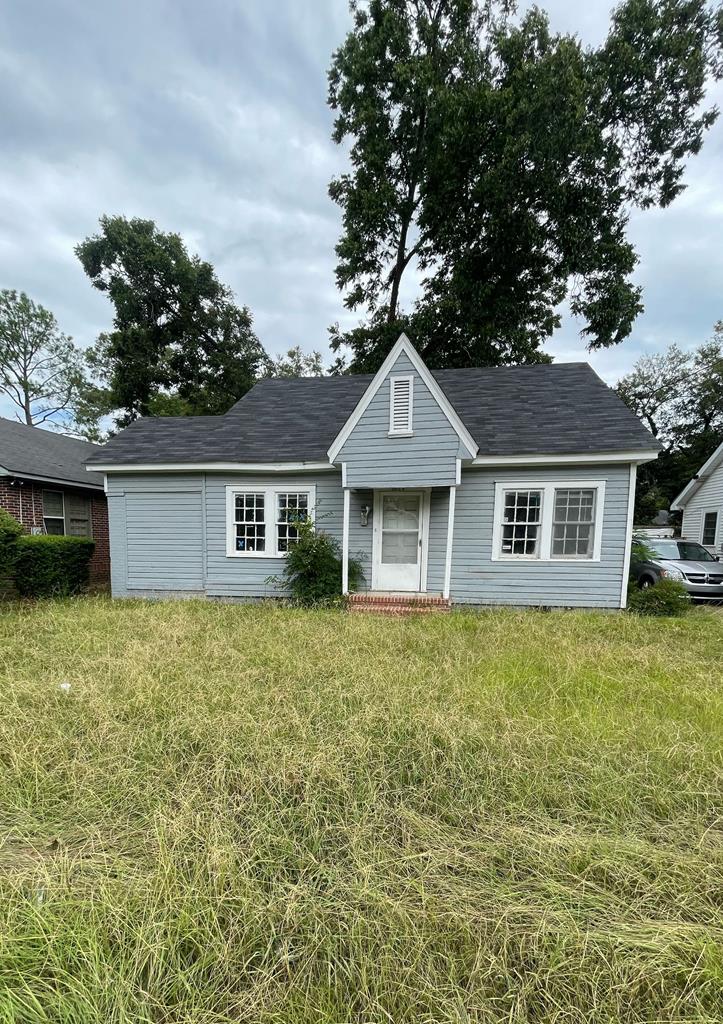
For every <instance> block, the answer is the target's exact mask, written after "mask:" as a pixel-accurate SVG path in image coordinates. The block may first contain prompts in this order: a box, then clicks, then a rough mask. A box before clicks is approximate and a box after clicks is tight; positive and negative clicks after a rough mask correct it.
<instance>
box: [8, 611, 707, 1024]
mask: <svg viewBox="0 0 723 1024" xmlns="http://www.w3.org/2000/svg"><path fill="white" fill-rule="evenodd" d="M64 682H65V683H69V684H70V687H69V688H68V687H67V686H65V687H61V684H62V683H64ZM0 687H1V691H0V692H2V714H1V726H0V815H1V818H0V1020H1V1021H2V1022H3V1024H6V1022H7V1024H9V1022H12V1024H15V1022H17V1024H35V1022H38V1024H41V1022H42V1024H50V1022H52V1024H56V1022H61V1024H81V1022H82V1024H86V1022H93V1024H96V1022H97V1024H120V1022H127V1024H130V1022H133V1024H136V1022H167V1024H186V1022H194V1024H211V1022H221V1021H229V1022H230V1021H240V1022H259V1024H270V1022H275V1024H276V1022H277V1024H297V1022H298V1024H302V1022H303V1024H332V1022H333V1024H342V1022H355V1024H357V1022H358V1024H362V1022H364V1024H371V1022H393V1024H404V1022H410V1024H411V1022H414V1024H425V1022H433V1021H434V1022H460V1024H462V1022H503V1021H504V1022H518V1021H534V1022H536V1024H537V1022H547V1021H554V1022H565V1024H570V1022H580V1024H582V1022H585V1024H589V1022H598V1021H606V1022H608V1021H610V1022H612V1021H620V1022H632V1021H636V1022H643V1021H645V1022H653V1021H661V1022H662V1021H665V1022H669V1021H698V1022H701V1021H710V1022H712V1021H720V1020H721V1019H722V1018H723V818H722V814H723V806H722V801H721V795H722V792H723V790H722V787H721V780H722V773H721V767H722V762H721V749H722V746H723V744H722V742H721V740H722V738H723V617H722V616H721V614H720V612H718V613H716V612H714V611H706V610H703V611H700V612H697V613H694V614H692V615H690V616H689V617H687V618H685V619H682V620H662V621H654V620H649V621H645V620H642V619H637V618H634V617H632V616H605V615H598V614H577V613H576V614H566V613H560V614H542V613H534V612H533V613H516V612H490V613H486V614H480V615H473V614H453V615H451V616H448V617H439V618H418V619H411V620H406V621H395V620H386V619H377V618H365V617H362V616H359V617H353V618H352V617H348V616H345V615H343V614H342V613H339V612H333V611H329V612H311V613H310V612H301V611H293V610H288V609H281V608H273V607H239V606H231V605H212V604H200V603H177V604H170V603H168V604H145V603H115V604H114V603H111V602H110V601H107V600H105V599H88V600H78V601H72V602H71V601H68V602H59V603H52V602H50V603H46V604H39V605H37V606H36V607H32V606H26V607H14V608H8V609H7V610H5V611H4V612H2V613H0Z"/></svg>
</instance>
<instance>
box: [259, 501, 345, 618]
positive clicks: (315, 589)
mask: <svg viewBox="0 0 723 1024" xmlns="http://www.w3.org/2000/svg"><path fill="white" fill-rule="evenodd" d="M318 521H319V517H317V520H316V522H317V523H318ZM294 527H295V529H296V530H297V532H298V540H297V541H296V543H295V544H291V545H290V546H289V550H288V552H287V554H286V561H285V564H284V571H283V573H282V574H281V576H279V577H277V576H271V577H269V582H272V583H278V584H280V585H282V586H284V587H285V588H286V589H287V590H289V591H290V593H291V595H292V599H293V601H294V603H295V604H299V605H303V606H304V607H311V606H314V605H329V604H333V603H334V602H335V601H340V600H341V598H342V572H341V550H340V547H339V544H338V543H337V541H336V540H335V538H334V537H332V536H331V535H330V534H328V533H325V532H324V531H323V530H318V529H316V526H315V523H314V521H313V520H312V519H307V518H303V517H299V518H297V519H296V520H295V521H294ZM363 579H364V573H363V571H362V567H361V563H360V562H359V561H357V560H356V559H354V558H350V559H349V589H350V590H352V591H353V590H357V589H358V587H359V584H360V583H361V582H362V580H363Z"/></svg>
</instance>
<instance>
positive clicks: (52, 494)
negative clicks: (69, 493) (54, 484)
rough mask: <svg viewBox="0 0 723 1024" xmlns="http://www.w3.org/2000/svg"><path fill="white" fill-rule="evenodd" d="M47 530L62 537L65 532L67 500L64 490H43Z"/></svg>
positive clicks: (44, 517)
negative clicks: (64, 499)
mask: <svg viewBox="0 0 723 1024" xmlns="http://www.w3.org/2000/svg"><path fill="white" fill-rule="evenodd" d="M43 522H44V523H45V532H46V533H50V534H53V535H54V536H57V537H62V536H63V534H64V533H65V502H64V501H63V492H62V491H43Z"/></svg>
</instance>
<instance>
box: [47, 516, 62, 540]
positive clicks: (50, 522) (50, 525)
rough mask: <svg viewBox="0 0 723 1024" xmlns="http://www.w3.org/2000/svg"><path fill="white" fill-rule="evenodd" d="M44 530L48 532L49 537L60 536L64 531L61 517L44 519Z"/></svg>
mask: <svg viewBox="0 0 723 1024" xmlns="http://www.w3.org/2000/svg"><path fill="white" fill-rule="evenodd" d="M44 522H45V532H46V533H49V534H50V535H51V537H62V536H63V534H64V533H65V528H64V523H63V520H62V519H46V520H44Z"/></svg>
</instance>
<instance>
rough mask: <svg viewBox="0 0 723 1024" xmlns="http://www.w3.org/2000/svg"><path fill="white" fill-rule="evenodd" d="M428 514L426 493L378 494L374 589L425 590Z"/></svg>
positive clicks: (375, 524) (381, 492)
mask: <svg viewBox="0 0 723 1024" xmlns="http://www.w3.org/2000/svg"><path fill="white" fill-rule="evenodd" d="M424 511H425V502H424V493H423V492H422V491H377V493H376V496H375V502H374V571H373V576H372V589H374V590H392V591H396V590H401V591H414V592H415V593H416V592H418V591H419V590H420V589H421V581H422V562H423V560H424V559H423V554H424V552H423V550H422V544H423V541H424V534H425V531H424V528H423V519H424Z"/></svg>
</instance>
